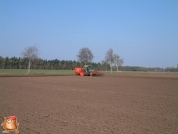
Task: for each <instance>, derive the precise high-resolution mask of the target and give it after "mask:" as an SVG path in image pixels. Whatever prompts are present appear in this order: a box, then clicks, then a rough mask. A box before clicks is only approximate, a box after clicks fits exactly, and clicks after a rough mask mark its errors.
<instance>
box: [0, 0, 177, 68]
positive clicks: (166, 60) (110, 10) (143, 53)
mask: <svg viewBox="0 0 178 134" xmlns="http://www.w3.org/2000/svg"><path fill="white" fill-rule="evenodd" d="M34 45H36V46H37V48H38V49H39V57H40V58H42V59H55V58H57V59H59V60H77V57H76V55H77V54H78V52H79V49H81V48H83V47H88V48H89V49H90V50H91V51H92V52H93V54H94V59H93V61H94V62H100V61H101V60H103V59H104V57H105V54H106V51H107V50H108V49H110V48H112V49H113V50H114V53H116V54H119V55H120V56H121V57H122V58H124V64H123V65H124V66H143V67H162V68H165V67H177V64H178V0H28V1H27V0H0V56H3V57H6V56H8V57H13V56H16V57H21V56H22V55H21V52H22V51H23V50H24V49H25V48H26V47H28V46H34Z"/></svg>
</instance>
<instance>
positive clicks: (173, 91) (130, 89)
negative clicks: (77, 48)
mask: <svg viewBox="0 0 178 134" xmlns="http://www.w3.org/2000/svg"><path fill="white" fill-rule="evenodd" d="M10 115H15V116H17V122H18V123H19V124H20V126H19V131H20V133H21V134H177V133H178V78H175V77H171V76H169V77H153V76H147V77H146V76H135V77H133V76H129V75H126V76H118V75H114V76H112V75H107V76H104V77H90V76H88V77H80V76H49V77H0V123H3V121H4V119H3V118H4V117H7V116H10ZM0 131H3V128H2V127H0ZM0 133H1V132H0ZM10 133H14V132H10Z"/></svg>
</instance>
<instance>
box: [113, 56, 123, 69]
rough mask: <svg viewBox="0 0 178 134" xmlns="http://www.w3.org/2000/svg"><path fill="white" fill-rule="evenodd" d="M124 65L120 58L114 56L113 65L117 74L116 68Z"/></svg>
mask: <svg viewBox="0 0 178 134" xmlns="http://www.w3.org/2000/svg"><path fill="white" fill-rule="evenodd" d="M123 63H124V60H123V59H121V58H120V56H119V55H118V54H114V64H115V66H116V67H117V72H118V67H119V66H122V64H123Z"/></svg>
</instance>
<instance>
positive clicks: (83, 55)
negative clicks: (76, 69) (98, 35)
mask: <svg viewBox="0 0 178 134" xmlns="http://www.w3.org/2000/svg"><path fill="white" fill-rule="evenodd" d="M77 58H78V60H79V61H80V62H82V63H84V64H85V65H86V64H88V63H90V62H92V60H93V58H94V56H93V54H92V52H91V50H90V49H89V48H81V49H80V51H79V53H78V55H77Z"/></svg>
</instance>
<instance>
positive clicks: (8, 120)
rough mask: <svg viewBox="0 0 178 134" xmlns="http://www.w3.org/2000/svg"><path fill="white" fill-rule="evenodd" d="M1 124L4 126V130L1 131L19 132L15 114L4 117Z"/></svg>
mask: <svg viewBox="0 0 178 134" xmlns="http://www.w3.org/2000/svg"><path fill="white" fill-rule="evenodd" d="M1 126H3V128H4V131H2V132H3V133H9V131H15V133H19V130H18V126H19V123H17V117H16V116H9V117H4V122H3V123H2V124H1Z"/></svg>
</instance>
